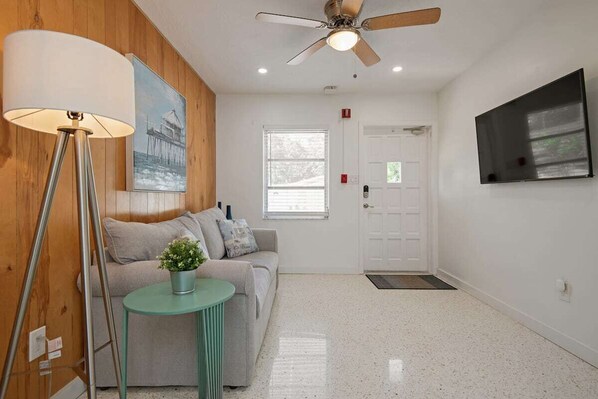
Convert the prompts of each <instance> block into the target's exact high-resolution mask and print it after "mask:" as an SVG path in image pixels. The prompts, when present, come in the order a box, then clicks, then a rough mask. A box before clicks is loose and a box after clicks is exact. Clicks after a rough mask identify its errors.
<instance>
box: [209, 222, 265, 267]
mask: <svg viewBox="0 0 598 399" xmlns="http://www.w3.org/2000/svg"><path fill="white" fill-rule="evenodd" d="M218 227H219V228H220V233H221V234H222V239H223V240H224V247H225V248H226V256H227V257H229V258H236V257H237V256H241V255H246V254H250V253H253V252H257V251H259V248H258V247H257V242H256V241H255V237H254V236H253V232H252V231H251V229H250V228H249V226H248V225H247V222H246V221H245V219H235V220H218Z"/></svg>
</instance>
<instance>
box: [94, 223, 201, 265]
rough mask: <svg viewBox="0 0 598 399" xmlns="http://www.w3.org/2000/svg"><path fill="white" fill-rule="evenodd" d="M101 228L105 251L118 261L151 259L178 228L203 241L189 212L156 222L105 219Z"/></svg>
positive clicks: (175, 233)
mask: <svg viewBox="0 0 598 399" xmlns="http://www.w3.org/2000/svg"><path fill="white" fill-rule="evenodd" d="M104 228H105V230H106V244H107V246H108V252H109V253H110V256H111V257H112V259H114V260H115V261H116V262H118V263H120V264H126V263H131V262H136V261H142V260H155V259H156V256H158V255H160V254H161V253H162V251H163V250H164V248H166V246H167V245H168V243H169V242H171V241H172V240H174V239H176V238H178V237H179V232H180V231H181V229H187V230H189V231H190V232H191V233H192V234H193V235H194V236H195V237H197V238H196V239H198V240H199V241H201V242H204V241H203V240H204V238H203V234H202V232H201V227H200V226H199V223H197V220H195V218H193V216H191V214H190V213H189V212H187V213H185V214H184V215H182V216H179V217H178V218H176V219H172V220H168V221H165V222H160V223H137V222H121V221H118V220H114V219H112V218H105V219H104ZM206 254H207V253H206Z"/></svg>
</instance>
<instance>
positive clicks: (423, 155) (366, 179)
mask: <svg viewBox="0 0 598 399" xmlns="http://www.w3.org/2000/svg"><path fill="white" fill-rule="evenodd" d="M427 140H428V135H427V134H422V135H419V136H414V135H412V134H409V133H403V130H402V129H401V128H366V129H364V131H363V132H362V137H360V157H359V158H360V172H359V174H360V186H361V187H360V207H361V208H360V212H361V218H360V220H361V223H360V237H361V239H360V242H361V244H360V245H361V254H362V262H363V268H364V270H365V271H428V261H427V220H428V217H427V210H428V207H427V188H428V185H427V184H428V176H427V165H428V159H427V154H428V153H427ZM364 185H368V186H369V198H363V186H364ZM365 204H367V207H363V206H364V205H365Z"/></svg>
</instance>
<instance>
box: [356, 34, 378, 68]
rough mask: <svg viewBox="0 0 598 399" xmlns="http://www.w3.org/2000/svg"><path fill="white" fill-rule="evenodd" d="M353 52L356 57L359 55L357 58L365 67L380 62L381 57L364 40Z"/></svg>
mask: <svg viewBox="0 0 598 399" xmlns="http://www.w3.org/2000/svg"><path fill="white" fill-rule="evenodd" d="M353 52H354V53H355V55H357V57H359V59H360V60H361V62H363V64H364V65H365V66H368V67H369V66H372V65H374V64H377V63H379V62H380V57H379V56H378V54H376V52H375V51H374V50H372V48H371V47H370V45H369V44H368V43H367V42H366V41H365V40H363V38H361V39H360V40H359V41H358V42H357V44H356V45H355V46H354V47H353Z"/></svg>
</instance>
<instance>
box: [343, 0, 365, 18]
mask: <svg viewBox="0 0 598 399" xmlns="http://www.w3.org/2000/svg"><path fill="white" fill-rule="evenodd" d="M362 6H363V0H342V3H341V12H342V13H343V14H344V15H350V16H352V17H357V16H358V15H359V13H360V12H361V7H362Z"/></svg>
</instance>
